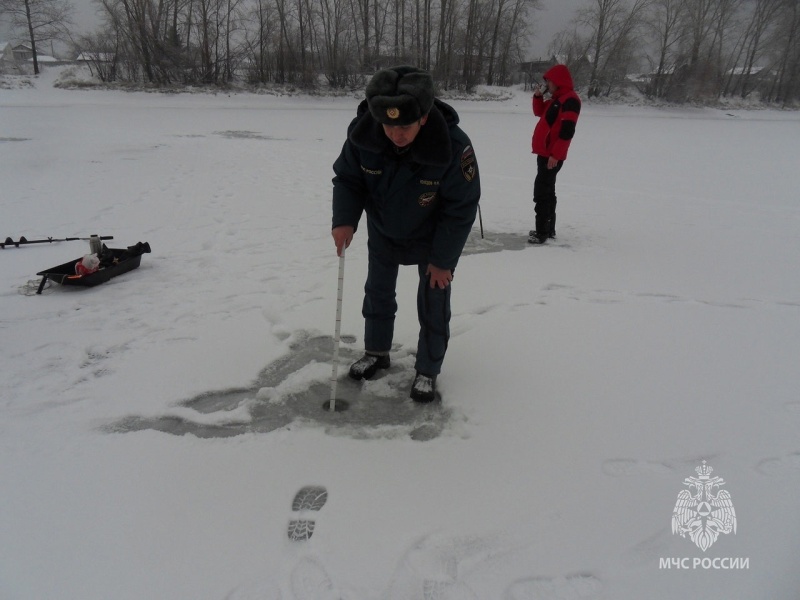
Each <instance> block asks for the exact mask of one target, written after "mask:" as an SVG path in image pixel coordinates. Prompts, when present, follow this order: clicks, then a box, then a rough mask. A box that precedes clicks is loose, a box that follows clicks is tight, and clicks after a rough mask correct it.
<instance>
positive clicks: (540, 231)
mask: <svg viewBox="0 0 800 600" xmlns="http://www.w3.org/2000/svg"><path fill="white" fill-rule="evenodd" d="M546 241H547V223H546V221H545V219H544V218H543V217H542V216H541V215H536V229H531V230H530V231H529V232H528V243H529V244H544V243H545V242H546Z"/></svg>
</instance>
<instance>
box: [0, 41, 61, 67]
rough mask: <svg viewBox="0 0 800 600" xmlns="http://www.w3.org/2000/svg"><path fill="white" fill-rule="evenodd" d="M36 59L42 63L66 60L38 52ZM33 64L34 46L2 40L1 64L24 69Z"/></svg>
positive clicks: (54, 63) (59, 62) (56, 62)
mask: <svg viewBox="0 0 800 600" xmlns="http://www.w3.org/2000/svg"><path fill="white" fill-rule="evenodd" d="M36 60H37V61H38V62H39V64H40V65H43V64H48V65H62V64H65V62H64V61H62V60H59V59H57V58H54V57H52V56H49V55H47V54H43V53H41V52H37V53H36ZM32 64H33V48H31V47H30V45H29V44H20V43H17V44H15V43H12V42H0V66H2V67H7V68H13V69H15V70H17V71H23V70H25V69H26V68H27V67H30V66H31V65H32Z"/></svg>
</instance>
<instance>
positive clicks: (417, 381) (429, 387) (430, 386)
mask: <svg viewBox="0 0 800 600" xmlns="http://www.w3.org/2000/svg"><path fill="white" fill-rule="evenodd" d="M411 399H412V400H414V401H415V402H433V401H434V400H435V399H436V375H425V374H424V373H420V372H419V371H417V376H416V377H414V383H412V384H411Z"/></svg>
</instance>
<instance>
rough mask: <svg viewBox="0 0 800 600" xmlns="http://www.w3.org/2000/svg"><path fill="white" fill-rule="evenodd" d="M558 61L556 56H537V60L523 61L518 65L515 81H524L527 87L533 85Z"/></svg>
mask: <svg viewBox="0 0 800 600" xmlns="http://www.w3.org/2000/svg"><path fill="white" fill-rule="evenodd" d="M557 63H558V61H557V60H556V57H555V56H551V57H550V58H537V59H536V60H532V61H528V62H521V63H519V64H518V65H517V71H516V73H515V74H514V78H513V82H514V83H524V84H525V89H528V88H529V87H531V86H533V84H534V83H535V82H537V81H541V80H542V75H544V74H545V73H546V72H547V71H548V69H550V68H551V67H552V66H554V65H556V64H557Z"/></svg>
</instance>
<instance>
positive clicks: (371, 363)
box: [348, 352, 391, 380]
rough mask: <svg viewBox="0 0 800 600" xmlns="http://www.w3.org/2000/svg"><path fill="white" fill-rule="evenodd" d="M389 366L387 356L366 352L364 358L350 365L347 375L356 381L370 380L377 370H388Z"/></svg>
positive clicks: (389, 362)
mask: <svg viewBox="0 0 800 600" xmlns="http://www.w3.org/2000/svg"><path fill="white" fill-rule="evenodd" d="M390 364H391V361H390V359H389V355H388V354H370V353H369V352H366V353H365V354H364V356H362V357H361V358H359V359H358V360H357V361H356V362H354V363H353V364H352V365H350V372H349V373H348V375H350V377H351V378H353V379H356V380H360V379H370V378H372V376H373V375H375V373H377V372H378V369H388V368H389V365H390Z"/></svg>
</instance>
